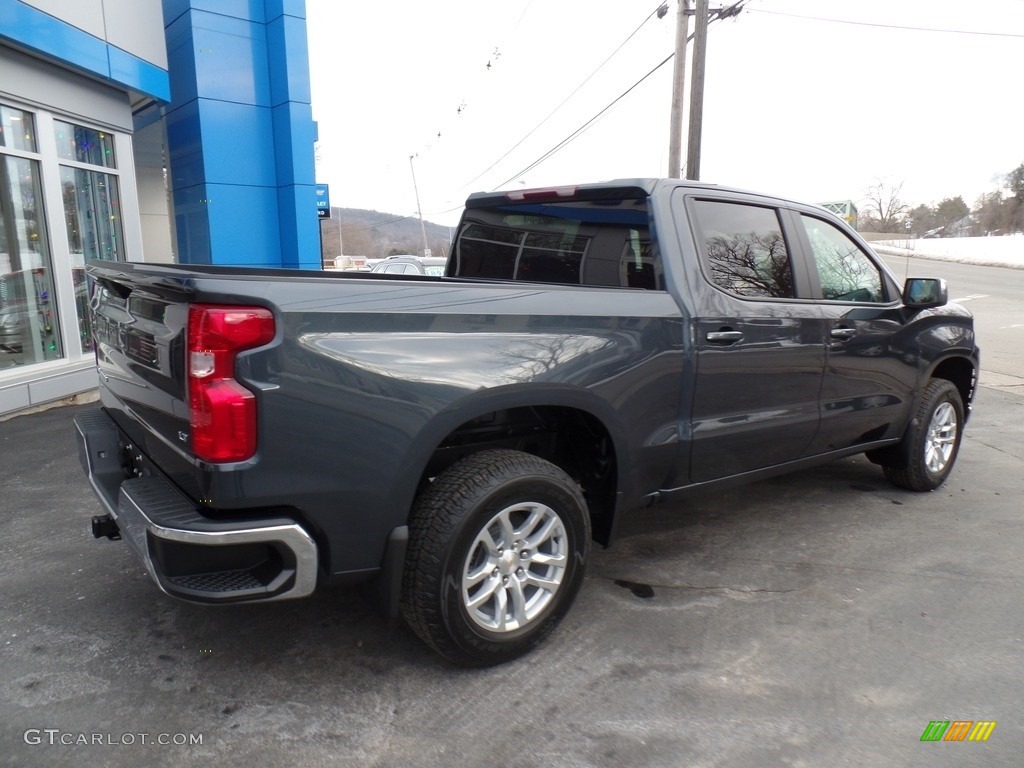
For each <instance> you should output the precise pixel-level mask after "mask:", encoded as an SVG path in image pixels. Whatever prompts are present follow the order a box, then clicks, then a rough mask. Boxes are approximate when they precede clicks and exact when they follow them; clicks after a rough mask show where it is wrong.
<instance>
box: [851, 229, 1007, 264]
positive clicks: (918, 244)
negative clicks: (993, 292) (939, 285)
mask: <svg viewBox="0 0 1024 768" xmlns="http://www.w3.org/2000/svg"><path fill="white" fill-rule="evenodd" d="M870 245H871V247H872V248H874V249H875V250H876V251H878V253H881V254H884V255H886V256H916V257H918V258H922V259H937V260H939V261H958V262H960V263H962V264H984V265H987V266H996V267H1013V268H1014V269H1024V235H1008V236H1006V237H944V238H928V239H916V240H906V239H904V240H877V241H875V242H873V243H871V244H870Z"/></svg>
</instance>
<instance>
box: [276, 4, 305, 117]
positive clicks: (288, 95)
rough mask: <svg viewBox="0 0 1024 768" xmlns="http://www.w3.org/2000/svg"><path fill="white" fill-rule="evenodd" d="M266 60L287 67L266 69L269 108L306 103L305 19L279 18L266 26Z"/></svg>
mask: <svg viewBox="0 0 1024 768" xmlns="http://www.w3.org/2000/svg"><path fill="white" fill-rule="evenodd" d="M267 46H268V54H267V55H268V57H269V60H270V61H286V62H287V63H288V65H287V66H284V67H277V66H275V67H270V100H271V104H273V106H275V107H276V106H277V105H278V104H281V103H283V102H286V101H301V102H305V103H307V104H308V103H310V102H311V101H312V95H311V91H310V85H309V46H308V43H307V40H306V20H305V19H300V18H296V17H294V16H279V17H278V18H276V19H274V20H273V21H272V22H270V23H269V24H267Z"/></svg>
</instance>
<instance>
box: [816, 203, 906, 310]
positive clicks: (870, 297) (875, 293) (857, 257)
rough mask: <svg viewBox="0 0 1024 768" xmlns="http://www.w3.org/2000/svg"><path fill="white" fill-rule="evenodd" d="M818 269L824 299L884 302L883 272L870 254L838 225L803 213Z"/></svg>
mask: <svg viewBox="0 0 1024 768" xmlns="http://www.w3.org/2000/svg"><path fill="white" fill-rule="evenodd" d="M800 220H801V221H802V222H803V226H804V230H805V231H806V232H807V238H808V240H810V243H811V252H812V254H813V256H814V262H815V264H816V265H817V268H818V279H819V281H820V282H821V294H822V298H824V299H827V300H829V301H856V302H884V301H886V296H885V291H884V290H883V288H882V273H881V271H880V270H879V269H878V267H877V266H875V264H874V263H873V262H872V261H871V259H869V258H868V256H867V254H865V253H864V251H862V250H861V249H860V247H859V246H858V245H857V244H856V243H855V242H853V240H851V239H850V238H849V237H848V236H847V235H846V233H844V232H842V231H841V230H840V229H839V228H838V227H836V226H835V225H834V224H830V223H829V222H827V221H824V220H823V219H817V218H815V217H813V216H804V215H801V216H800Z"/></svg>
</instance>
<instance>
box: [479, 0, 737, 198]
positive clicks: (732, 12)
mask: <svg viewBox="0 0 1024 768" xmlns="http://www.w3.org/2000/svg"><path fill="white" fill-rule="evenodd" d="M747 2H749V0H737V2H735V3H733V4H732V5H730V6H728V7H725V8H720V9H718V10H717V11H715V12H714V14H713V16H712V18H711V19H710V22H715V21H720V20H722V19H726V18H730V17H733V16H736V15H737V14H738V13H739V12H740V11H742V10H743V8H744V6H745V4H746V3H747ZM648 18H649V17H648ZM644 23H646V20H645V21H644ZM641 26H642V25H641ZM634 34H635V33H634ZM693 37H694V35H693V33H691V34H690V35H689V37H687V38H686V41H687V43H689V42H690V41H691V40H693ZM675 55H676V54H675V51H672V53H670V54H669V55H668V56H666V57H665V58H664V59H663V60H662V61H661V62H660V63H658V64H657V65H656V66H655V67H654V68H653V69H651V70H650V71H649V72H648V73H647V74H646V75H644V76H643V77H641V78H640V79H639V80H637V81H636V82H635V83H633V85H631V86H630V87H629V88H627V89H626V90H625V91H623V92H622V93H620V94H619V95H618V96H617V97H616V98H615V99H613V100H612V101H611V102H609V103H608V105H607V106H605V107H604V108H603V109H602V110H601V111H600V112H598V113H597V114H596V115H594V116H593V117H591V118H590V119H589V120H587V121H586V122H585V123H583V125H581V126H580V127H579V128H577V129H576V130H575V131H573V132H572V133H570V134H569V135H568V136H566V137H565V138H564V139H562V140H561V141H560V142H558V144H556V145H555V146H554V147H552V148H551V149H549V150H548V151H547V152H545V153H544V154H543V155H541V156H540V157H539V158H537V159H536V160H534V161H533V162H532V163H530V164H529V165H528V166H527V167H526V168H524V169H522V170H521V171H519V172H518V173H516V174H515V175H514V176H510V177H509V178H508V179H506V180H505V181H503V182H501V183H500V184H497V185H495V186H494V187H492V189H499V188H501V187H504V186H505V185H506V184H509V183H511V182H513V181H515V180H516V179H518V178H519V177H520V176H522V175H523V174H525V173H529V172H530V171H531V170H533V169H534V168H536V167H537V166H538V165H540V164H541V163H543V162H544V161H545V160H547V159H548V158H549V157H551V156H552V155H554V154H556V153H557V152H559V151H561V150H562V149H564V148H565V147H566V146H568V145H569V144H571V143H572V142H573V141H575V140H576V139H577V138H579V136H581V135H582V134H583V133H584V132H585V131H586V130H587V129H588V128H590V126H591V125H593V124H594V122H595V121H597V119H598V118H600V117H601V116H602V115H603V114H604V113H605V112H607V111H608V110H609V109H611V108H612V107H613V106H615V104H617V103H618V102H619V101H621V100H622V99H623V98H625V97H626V96H627V95H628V94H629V93H630V92H631V91H632V90H633V89H635V88H636V87H637V86H638V85H640V84H641V83H642V82H644V80H646V79H647V78H649V77H650V76H651V75H653V74H654V73H655V72H657V71H658V70H659V69H661V68H662V67H663V66H665V65H666V64H667V63H668V62H669V61H671V60H672V58H673V57H674V56H675Z"/></svg>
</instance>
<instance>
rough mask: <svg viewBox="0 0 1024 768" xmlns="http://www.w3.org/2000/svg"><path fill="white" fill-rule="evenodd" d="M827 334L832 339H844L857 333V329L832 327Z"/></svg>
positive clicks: (850, 337)
mask: <svg viewBox="0 0 1024 768" xmlns="http://www.w3.org/2000/svg"><path fill="white" fill-rule="evenodd" d="M829 335H830V336H831V337H832V338H833V339H840V340H842V341H846V340H847V339H852V338H853V337H854V336H856V335H857V329H856V328H833V329H832V331H831V332H830V333H829Z"/></svg>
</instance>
